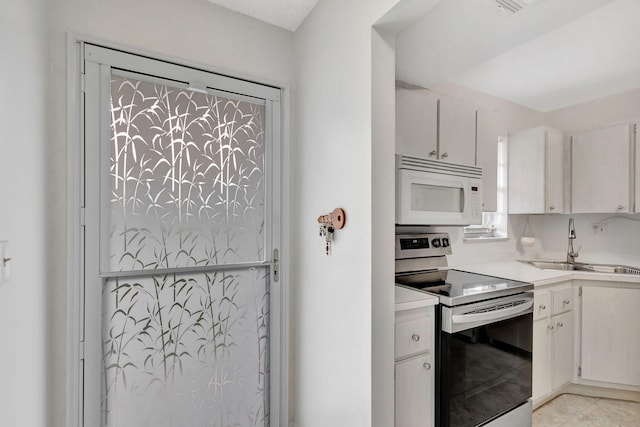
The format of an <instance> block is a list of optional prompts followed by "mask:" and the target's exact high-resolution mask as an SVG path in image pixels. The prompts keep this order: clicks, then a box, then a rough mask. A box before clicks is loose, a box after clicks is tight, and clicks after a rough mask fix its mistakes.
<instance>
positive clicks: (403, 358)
mask: <svg viewBox="0 0 640 427" xmlns="http://www.w3.org/2000/svg"><path fill="white" fill-rule="evenodd" d="M395 329H396V337H395V360H396V363H395V425H396V427H418V426H420V427H432V426H433V425H434V410H435V402H434V397H435V395H434V393H435V372H434V349H435V343H434V308H433V307H422V308H416V309H411V310H404V311H399V312H396V328H395Z"/></svg>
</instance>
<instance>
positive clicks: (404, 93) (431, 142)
mask: <svg viewBox="0 0 640 427" xmlns="http://www.w3.org/2000/svg"><path fill="white" fill-rule="evenodd" d="M437 131H438V98H437V97H436V96H435V95H434V94H433V93H432V92H430V91H428V90H426V89H406V88H402V87H397V88H396V154H403V155H405V156H415V157H422V158H429V159H434V160H435V159H436V154H437V151H436V150H437ZM430 153H433V154H432V155H430Z"/></svg>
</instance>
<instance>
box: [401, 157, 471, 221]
mask: <svg viewBox="0 0 640 427" xmlns="http://www.w3.org/2000/svg"><path fill="white" fill-rule="evenodd" d="M481 223H482V168H480V167H478V166H470V165H460V164H455V163H446V162H440V161H435V160H428V159H422V158H418V157H410V156H401V155H396V224H398V225H471V224H481Z"/></svg>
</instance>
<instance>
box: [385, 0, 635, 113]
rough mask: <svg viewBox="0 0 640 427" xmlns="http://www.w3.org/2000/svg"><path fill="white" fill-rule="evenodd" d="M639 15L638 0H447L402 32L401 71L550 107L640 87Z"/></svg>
mask: <svg viewBox="0 0 640 427" xmlns="http://www.w3.org/2000/svg"><path fill="white" fill-rule="evenodd" d="M463 3H464V5H463ZM463 6H466V8H464V7H463ZM638 16H640V1H638V0H539V1H538V2H537V3H535V4H532V5H531V6H528V7H527V8H525V9H523V10H522V11H520V12H518V13H516V14H507V13H505V12H500V11H499V10H497V8H495V2H494V1H493V0H479V1H474V2H468V0H443V2H441V3H440V4H439V5H438V6H437V7H436V8H434V9H433V10H432V11H431V12H429V13H427V14H426V15H425V16H424V17H422V18H421V19H419V20H418V21H416V22H415V23H414V24H412V25H411V26H410V27H408V28H407V29H406V30H405V31H403V32H402V33H400V34H399V36H398V39H397V42H396V75H397V78H398V79H399V80H403V81H406V82H408V83H413V84H416V85H419V86H422V87H431V86H433V85H436V84H438V83H441V82H443V81H452V82H454V83H457V84H460V85H462V86H466V87H469V88H471V89H474V90H477V91H480V92H484V93H488V94H490V95H494V96H497V97H499V98H502V99H506V100H509V101H512V102H516V103H518V104H521V105H525V106H527V107H530V108H533V109H535V110H538V111H543V112H544V111H551V110H555V109H558V108H562V107H565V106H569V105H574V104H577V103H581V102H585V101H588V100H591V99H596V98H600V97H603V96H606V95H610V94H614V93H619V92H624V91H627V90H630V89H633V88H637V87H640V54H639V52H640V25H638V18H637V17H638Z"/></svg>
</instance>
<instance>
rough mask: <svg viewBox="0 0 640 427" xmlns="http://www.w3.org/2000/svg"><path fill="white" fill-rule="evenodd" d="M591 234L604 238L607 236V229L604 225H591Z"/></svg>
mask: <svg viewBox="0 0 640 427" xmlns="http://www.w3.org/2000/svg"><path fill="white" fill-rule="evenodd" d="M591 234H593V235H595V236H603V235H605V234H607V228H606V227H605V225H604V224H591Z"/></svg>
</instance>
